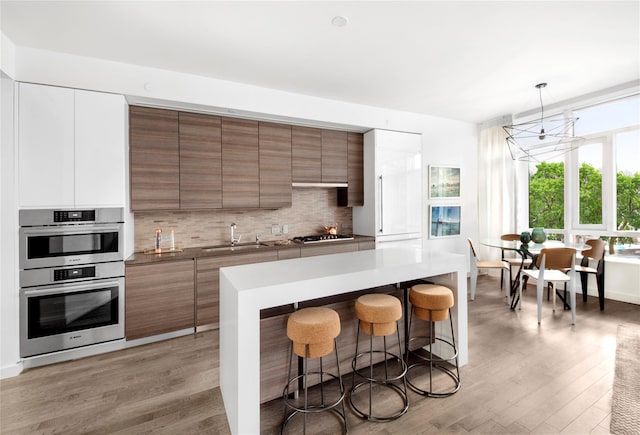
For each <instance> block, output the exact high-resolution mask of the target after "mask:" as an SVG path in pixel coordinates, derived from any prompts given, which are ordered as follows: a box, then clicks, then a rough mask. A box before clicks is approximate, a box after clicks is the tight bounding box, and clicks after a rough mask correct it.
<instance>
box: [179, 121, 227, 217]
mask: <svg viewBox="0 0 640 435" xmlns="http://www.w3.org/2000/svg"><path fill="white" fill-rule="evenodd" d="M179 126H180V208H181V209H199V208H221V207H222V128H221V120H220V117H218V116H211V115H202V114H196V113H186V112H180V115H179Z"/></svg>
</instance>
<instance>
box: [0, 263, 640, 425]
mask: <svg viewBox="0 0 640 435" xmlns="http://www.w3.org/2000/svg"><path fill="white" fill-rule="evenodd" d="M498 286H499V283H498V280H497V279H496V278H493V277H488V276H481V277H480V278H479V279H478V292H477V294H476V300H475V301H473V302H470V303H469V353H470V362H469V364H468V365H467V366H465V367H463V368H462V369H461V378H462V388H461V390H460V391H459V392H458V393H457V394H455V395H454V396H451V397H449V398H446V399H430V398H422V397H421V396H418V395H417V394H415V393H413V392H410V393H409V394H410V396H409V397H410V401H411V406H410V409H409V412H408V413H407V414H406V415H405V416H403V417H402V418H400V419H399V420H396V421H393V422H390V423H370V422H366V421H362V420H360V419H358V418H357V417H356V416H355V414H353V412H351V411H350V410H349V409H348V408H347V417H348V419H349V425H350V427H349V429H350V433H352V434H365V433H366V434H372V433H375V434H430V433H442V432H444V433H467V432H470V433H485V434H498V433H514V434H515V433H522V434H525V433H545V434H552V433H572V434H586V433H595V434H601V433H608V429H609V417H610V408H611V389H612V385H613V371H614V358H615V346H616V341H615V340H616V330H617V326H618V324H635V325H640V306H638V305H633V304H625V303H621V302H614V301H609V300H607V301H606V305H605V311H604V312H600V310H599V308H598V302H597V299H596V298H592V297H590V298H589V300H588V302H587V303H586V304H585V303H583V302H582V301H581V300H579V302H578V307H577V311H578V317H577V325H576V326H571V324H570V323H571V313H570V312H569V311H558V312H556V313H555V314H554V313H553V312H552V310H551V302H546V301H545V303H544V306H543V310H542V315H543V318H542V325H541V326H538V324H537V321H536V302H535V290H534V289H533V287H530V288H529V291H528V292H527V294H526V295H525V297H524V302H523V306H522V311H516V312H514V311H511V310H509V309H508V307H507V305H506V304H505V303H504V300H503V299H502V298H501V297H500V295H499V292H498V290H497V289H498ZM217 345H218V335H217V332H216V331H208V332H203V333H198V334H196V335H194V336H188V337H181V338H177V339H173V340H168V341H164V342H161V343H155V344H150V345H145V346H140V347H136V348H131V349H126V350H123V351H118V352H112V353H109V354H103V355H99V356H94V357H89V358H84V359H81V360H76V361H69V362H64V363H59V364H55V365H50V366H46V367H39V368H36V369H30V370H26V371H25V372H23V373H22V374H21V375H19V376H17V377H15V378H10V379H5V380H2V381H0V432H1V433H2V434H3V435H5V434H63V433H64V434H143V433H154V434H207V433H210V434H226V433H229V428H228V425H227V422H226V417H225V414H224V405H223V403H222V397H221V395H220V388H219V373H218V351H217ZM345 382H346V385H347V387H349V386H350V384H351V376H350V375H348V376H345ZM282 411H283V410H282V404H281V402H280V401H274V402H271V403H269V404H266V405H264V406H263V408H262V423H261V427H262V429H263V432H264V433H278V432H279V427H278V424H279V422H280V418H281V417H282ZM322 417H323V418H322V420H321V423H316V424H314V425H313V426H311V428H312V429H314V430H319V431H320V432H321V433H336V432H337V431H339V427H340V426H339V425H338V423H337V422H336V420H335V419H333V418H331V417H328V418H324V417H325V416H322ZM310 421H312V420H310Z"/></svg>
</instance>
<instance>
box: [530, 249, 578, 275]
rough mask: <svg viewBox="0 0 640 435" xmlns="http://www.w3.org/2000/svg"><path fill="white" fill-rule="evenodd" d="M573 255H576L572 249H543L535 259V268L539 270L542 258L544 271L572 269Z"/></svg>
mask: <svg viewBox="0 0 640 435" xmlns="http://www.w3.org/2000/svg"><path fill="white" fill-rule="evenodd" d="M574 255H576V250H575V249H573V248H543V249H542V250H541V251H540V255H538V258H537V259H536V267H537V268H538V269H539V268H540V263H541V262H542V257H543V256H544V257H545V263H544V268H545V269H557V270H562V269H571V268H572V267H573V264H571V263H572V260H573V258H574Z"/></svg>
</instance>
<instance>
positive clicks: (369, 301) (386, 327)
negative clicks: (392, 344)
mask: <svg viewBox="0 0 640 435" xmlns="http://www.w3.org/2000/svg"><path fill="white" fill-rule="evenodd" d="M355 312H356V317H357V318H358V319H359V322H358V334H357V336H356V352H355V356H354V357H353V360H352V361H351V367H352V369H353V375H352V380H353V382H352V384H353V387H352V388H351V390H350V391H349V403H350V404H351V407H352V408H353V410H354V412H355V413H356V414H357V415H358V416H360V417H361V418H365V419H367V420H370V421H391V420H395V419H396V418H399V417H401V416H402V415H404V414H406V412H407V411H408V409H409V397H408V395H407V382H406V379H405V375H406V373H407V365H406V364H405V362H404V360H403V359H402V357H401V356H400V355H402V348H401V345H400V332H399V330H398V320H399V319H400V318H401V317H402V305H401V304H400V300H398V298H396V297H394V296H391V295H387V294H368V295H364V296H360V297H359V298H358V299H357V300H356V303H355ZM360 331H362V332H364V333H365V334H368V335H369V351H365V352H362V353H358V343H359V341H360ZM394 332H395V333H396V335H397V337H398V354H393V353H391V352H389V351H387V336H388V335H391V334H393V333H394ZM374 336H376V337H382V342H383V350H374V349H373V337H374ZM374 354H376V355H380V356H381V357H382V360H383V361H384V362H383V364H382V366H383V367H384V373H376V375H374V358H373V357H374ZM367 356H368V369H369V370H368V374H365V369H366V368H367V367H366V366H365V367H362V368H360V369H357V365H358V359H359V358H363V357H367ZM377 359H379V358H377ZM389 359H392V360H394V361H395V362H396V368H395V373H390V367H389V365H390V364H389V361H388V360H389ZM365 361H366V359H365ZM392 368H393V367H392ZM356 375H357V376H359V377H360V378H362V379H363V381H361V382H359V383H358V384H356V383H355V377H356ZM397 381H401V382H402V388H401V387H400V386H398V385H397V384H396V382H397ZM374 384H375V385H376V386H382V387H384V388H387V389H390V390H391V391H393V392H395V393H397V394H398V395H399V396H400V398H401V399H402V407H401V409H400V410H399V411H397V412H395V413H394V414H391V415H382V414H381V413H379V412H378V411H374V410H373V386H374ZM366 385H368V386H369V398H368V409H367V411H362V410H361V409H359V408H358V406H357V405H356V404H355V403H354V396H356V395H357V394H356V393H357V391H358V390H359V389H360V388H361V387H363V386H366ZM384 403H385V405H386V406H385V407H384V408H385V410H386V409H387V407H388V403H387V402H386V401H385V402H384ZM361 406H362V405H361Z"/></svg>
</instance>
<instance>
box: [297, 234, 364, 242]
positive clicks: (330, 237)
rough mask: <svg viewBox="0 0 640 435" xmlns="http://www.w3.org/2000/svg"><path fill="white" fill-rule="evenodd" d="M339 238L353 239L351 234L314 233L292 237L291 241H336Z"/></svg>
mask: <svg viewBox="0 0 640 435" xmlns="http://www.w3.org/2000/svg"><path fill="white" fill-rule="evenodd" d="M340 240H353V236H349V235H347V234H314V235H311V236H302V237H294V238H293V241H294V242H298V243H322V242H338V241H340Z"/></svg>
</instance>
